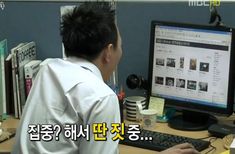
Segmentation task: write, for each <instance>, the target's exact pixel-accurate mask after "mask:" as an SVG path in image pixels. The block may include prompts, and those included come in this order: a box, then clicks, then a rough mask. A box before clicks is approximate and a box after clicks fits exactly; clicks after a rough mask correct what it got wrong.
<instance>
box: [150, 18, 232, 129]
mask: <svg viewBox="0 0 235 154" xmlns="http://www.w3.org/2000/svg"><path fill="white" fill-rule="evenodd" d="M232 38H233V29H232V28H228V27H212V26H202V25H193V24H183V23H170V22H160V21H153V22H152V24H151V39H150V41H151V43H150V65H149V81H150V84H151V85H150V96H153V97H160V98H164V99H165V105H167V106H173V107H175V108H176V109H184V111H190V112H187V113H188V114H189V115H187V117H188V116H190V118H191V115H190V114H192V113H199V112H203V113H212V114H217V113H218V114H226V115H230V114H231V113H232V111H233V96H234V86H233V85H234V82H233V68H232V67H233V61H234V57H233V55H234V53H233V49H234V46H233V43H232V41H233V40H232ZM192 111H196V112H192ZM204 115H205V114H204ZM196 117H197V119H198V115H196ZM206 117H209V115H208V116H206ZM205 122H206V123H208V121H206V120H205ZM176 123H179V121H177V122H176ZM176 127H181V126H176ZM206 127H207V126H205V127H204V128H206ZM183 129H184V128H183ZM186 129H187V128H186Z"/></svg>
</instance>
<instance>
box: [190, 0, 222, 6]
mask: <svg viewBox="0 0 235 154" xmlns="http://www.w3.org/2000/svg"><path fill="white" fill-rule="evenodd" d="M188 5H189V6H210V7H212V6H220V0H188Z"/></svg>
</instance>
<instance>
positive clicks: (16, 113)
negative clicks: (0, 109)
mask: <svg viewBox="0 0 235 154" xmlns="http://www.w3.org/2000/svg"><path fill="white" fill-rule="evenodd" d="M25 44H26V43H20V44H18V45H17V46H15V47H14V48H12V49H11V56H12V59H11V63H12V65H11V66H12V85H13V100H14V108H15V109H14V111H15V117H16V118H19V115H21V112H20V110H19V107H18V95H17V83H18V82H17V81H18V77H16V70H17V60H16V53H17V49H18V48H19V47H21V46H23V45H25ZM16 78H17V80H16Z"/></svg>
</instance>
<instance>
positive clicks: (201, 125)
mask: <svg viewBox="0 0 235 154" xmlns="http://www.w3.org/2000/svg"><path fill="white" fill-rule="evenodd" d="M214 123H217V119H216V118H215V117H214V116H212V115H210V114H206V113H200V112H195V111H186V110H183V111H182V114H181V115H177V116H174V117H172V118H170V119H169V120H168V125H169V126H170V127H171V128H174V129H178V130H189V131H197V130H206V129H208V127H209V126H210V125H212V124H214Z"/></svg>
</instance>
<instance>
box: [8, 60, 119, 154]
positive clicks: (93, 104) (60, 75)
mask: <svg viewBox="0 0 235 154" xmlns="http://www.w3.org/2000/svg"><path fill="white" fill-rule="evenodd" d="M93 123H106V124H107V127H108V131H107V141H95V140H94V134H93V131H92V124H93ZM111 123H120V111H119V105H118V99H117V96H116V94H115V93H114V92H113V91H112V90H111V89H110V88H109V87H108V86H107V85H106V84H105V83H104V81H103V79H102V76H101V73H100V71H99V69H98V68H97V67H96V66H95V65H94V64H92V63H90V62H88V61H86V60H83V59H78V58H70V59H67V60H62V59H54V60H50V61H49V62H48V64H46V65H45V66H43V67H42V68H41V70H40V71H39V73H38V75H37V77H36V80H35V82H34V84H33V87H32V89H31V91H30V94H29V96H28V99H27V102H26V105H25V107H24V111H23V115H22V117H21V121H20V125H19V127H18V129H17V134H16V140H15V146H14V148H13V152H12V153H13V154H15V153H23V154H34V153H56V154H73V153H78V154H116V153H118V141H113V140H112V137H114V135H115V134H111V133H110V130H111ZM32 124H35V125H37V124H40V125H41V126H42V125H44V124H51V125H53V126H54V125H55V124H58V125H60V126H61V128H62V127H64V126H65V125H66V124H68V125H74V124H77V125H83V126H84V128H85V126H86V125H89V126H90V129H89V130H90V131H89V134H90V137H89V138H90V140H89V141H87V139H86V137H85V138H83V137H80V138H77V140H72V139H71V138H66V137H65V136H64V131H61V132H60V135H59V141H55V136H54V135H56V130H55V131H54V135H53V140H52V141H48V142H46V141H42V140H41V141H30V139H29V138H30V137H29V133H28V131H29V125H32ZM84 134H86V133H84ZM102 137H104V136H102Z"/></svg>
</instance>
